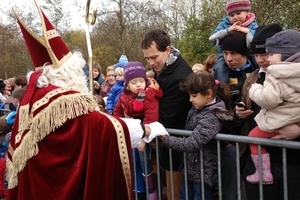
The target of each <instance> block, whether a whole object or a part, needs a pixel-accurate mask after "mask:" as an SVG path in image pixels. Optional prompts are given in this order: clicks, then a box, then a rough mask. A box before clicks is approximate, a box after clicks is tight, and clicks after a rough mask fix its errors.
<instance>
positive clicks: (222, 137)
mask: <svg viewBox="0 0 300 200" xmlns="http://www.w3.org/2000/svg"><path fill="white" fill-rule="evenodd" d="M167 131H168V132H169V134H170V135H176V136H183V137H188V136H189V135H191V133H192V131H187V130H179V129H167ZM214 139H215V140H217V147H216V148H217V154H218V155H217V157H218V190H219V195H218V196H219V197H218V199H219V200H222V174H221V144H220V143H221V141H230V142H233V143H235V149H236V158H240V154H239V145H240V143H248V144H249V143H251V144H257V145H258V151H259V175H260V177H261V176H262V160H261V146H262V145H263V146H273V147H278V148H281V149H282V163H283V165H282V166H283V185H284V186H283V187H284V188H283V191H284V194H283V196H284V200H288V193H287V191H288V185H287V155H286V149H287V148H290V149H297V150H300V145H299V142H297V141H286V140H272V139H264V138H253V137H247V136H239V135H230V134H222V133H219V134H217V135H216V136H215V138H214ZM155 149H156V150H155V152H156V156H155V157H154V158H155V161H154V162H155V163H156V176H157V180H160V178H161V174H160V170H159V169H160V163H159V155H158V152H159V147H158V138H156V147H155ZM169 154H170V156H169V157H170V172H171V173H170V174H171V175H172V171H173V169H172V151H171V150H170V151H169ZM185 154H186V153H183V163H184V165H185V166H186V155H185ZM202 154H203V152H202V149H201V150H200V159H201V161H200V163H202V164H201V166H200V167H201V182H202V183H203V182H204V181H203V180H204V178H203V177H204V175H203V162H202V159H203V157H202V156H203V155H202ZM144 162H145V166H147V162H149V161H148V160H147V159H146V157H145V160H144ZM135 169H136V163H134V176H135V177H134V180H135V181H136V170H135ZM184 169H185V170H184V171H183V173H184V177H185V183H186V182H187V179H186V177H187V176H186V175H187V171H186V168H185V167H184ZM145 171H146V172H147V167H146V170H145ZM236 172H237V174H236V183H237V198H238V199H239V200H241V199H242V181H241V175H240V161H239V159H236ZM170 179H171V185H172V187H171V191H172V192H171V193H172V196H171V199H174V187H173V185H174V180H173V177H172V176H171V178H170ZM201 186H202V188H201V189H202V199H205V198H204V184H201ZM136 187H137V183H136V182H135V184H134V188H136ZM145 188H146V197H148V195H149V191H148V189H147V188H148V181H147V176H146V181H145ZM185 188H186V199H188V197H187V187H185ZM157 189H158V199H163V198H162V195H161V183H160V181H157ZM259 196H260V199H263V183H262V181H261V179H260V182H259ZM138 199H139V198H138V192H137V190H136V189H135V200H138ZM147 199H148V198H147ZM214 200H215V199H214Z"/></svg>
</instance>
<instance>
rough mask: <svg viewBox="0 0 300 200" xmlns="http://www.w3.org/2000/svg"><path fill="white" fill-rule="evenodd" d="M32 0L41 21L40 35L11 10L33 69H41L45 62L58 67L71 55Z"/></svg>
mask: <svg viewBox="0 0 300 200" xmlns="http://www.w3.org/2000/svg"><path fill="white" fill-rule="evenodd" d="M34 2H35V4H36V7H37V9H38V13H39V15H40V18H41V22H42V29H43V36H42V37H39V36H38V35H37V34H35V33H34V32H33V31H32V30H31V29H30V28H29V27H28V26H26V24H25V23H24V21H22V20H21V18H20V17H19V16H18V14H17V13H16V11H15V10H14V9H13V11H14V13H15V16H16V18H17V21H18V24H19V26H20V28H21V31H22V34H23V37H24V39H25V42H26V45H27V48H28V51H29V54H30V56H31V60H32V62H33V65H34V67H35V70H40V69H42V68H43V66H44V65H45V64H46V65H51V66H52V67H54V68H58V67H59V66H60V65H61V64H62V63H63V62H64V61H66V60H67V59H69V58H70V57H71V56H72V53H71V52H70V50H69V48H68V47H67V45H66V44H65V42H64V41H63V40H62V38H61V37H60V35H59V34H58V32H57V31H56V30H55V28H54V27H53V25H52V24H51V22H50V21H49V20H48V18H47V17H46V15H45V14H44V12H43V11H42V10H41V8H40V7H39V6H38V4H37V3H36V1H34Z"/></svg>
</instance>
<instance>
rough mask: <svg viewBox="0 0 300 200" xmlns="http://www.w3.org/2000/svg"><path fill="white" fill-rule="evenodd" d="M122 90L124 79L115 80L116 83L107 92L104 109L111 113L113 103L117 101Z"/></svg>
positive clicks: (113, 106)
mask: <svg viewBox="0 0 300 200" xmlns="http://www.w3.org/2000/svg"><path fill="white" fill-rule="evenodd" d="M123 90H124V80H123V81H116V84H114V85H113V86H112V88H111V89H110V91H109V93H108V97H107V102H106V111H107V112H108V113H109V114H112V113H113V110H114V108H115V105H116V104H117V102H118V101H119V95H120V94H121V93H122V92H123Z"/></svg>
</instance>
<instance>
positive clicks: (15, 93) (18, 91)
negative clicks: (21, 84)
mask: <svg viewBox="0 0 300 200" xmlns="http://www.w3.org/2000/svg"><path fill="white" fill-rule="evenodd" d="M25 91H26V89H25V88H17V89H15V90H14V91H13V92H12V94H11V95H12V97H13V98H16V99H18V100H19V101H20V100H21V98H22V97H23V95H24V93H25Z"/></svg>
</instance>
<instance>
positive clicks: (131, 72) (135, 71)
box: [124, 61, 150, 86]
mask: <svg viewBox="0 0 300 200" xmlns="http://www.w3.org/2000/svg"><path fill="white" fill-rule="evenodd" d="M137 77H143V78H144V79H145V81H146V86H148V85H149V84H150V82H149V80H148V78H147V76H146V70H145V67H144V66H143V64H142V63H140V62H138V61H134V62H128V63H127V64H126V65H125V67H124V82H125V85H127V84H128V82H129V81H131V80H132V79H134V78H137Z"/></svg>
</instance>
